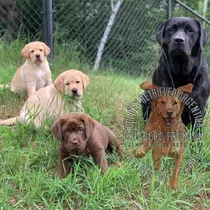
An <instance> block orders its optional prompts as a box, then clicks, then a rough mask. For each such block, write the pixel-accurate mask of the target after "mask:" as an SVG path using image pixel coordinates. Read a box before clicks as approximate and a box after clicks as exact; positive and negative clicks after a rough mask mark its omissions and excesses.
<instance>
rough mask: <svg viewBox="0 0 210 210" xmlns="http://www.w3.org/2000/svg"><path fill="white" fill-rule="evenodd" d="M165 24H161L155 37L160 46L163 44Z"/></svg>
mask: <svg viewBox="0 0 210 210" xmlns="http://www.w3.org/2000/svg"><path fill="white" fill-rule="evenodd" d="M166 22H167V21H166ZM166 22H164V23H162V24H161V26H160V28H159V31H158V33H157V35H156V40H157V42H158V43H159V44H160V46H162V45H163V42H164V30H165V25H166Z"/></svg>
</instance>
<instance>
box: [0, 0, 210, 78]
mask: <svg viewBox="0 0 210 210" xmlns="http://www.w3.org/2000/svg"><path fill="white" fill-rule="evenodd" d="M49 1H50V0H49ZM43 2H44V1H43V0H36V1H31V0H0V39H1V40H2V41H3V42H7V43H9V42H11V41H13V40H15V39H27V41H31V40H43V37H44V35H43V33H42V32H43V14H46V13H48V12H49V11H42V10H43V5H42V4H43ZM52 5H53V8H52V9H53V10H52V11H53V28H54V32H53V37H54V58H55V59H56V58H58V57H62V59H64V62H65V60H71V61H74V62H77V63H79V64H80V66H81V69H82V68H83V67H84V66H85V65H86V64H88V66H89V67H90V68H92V69H95V70H96V69H97V68H96V67H98V68H99V69H112V70H116V71H121V72H126V73H129V74H133V75H137V74H138V75H144V76H151V75H152V74H153V72H154V70H155V68H156V67H157V64H158V60H159V55H160V48H159V45H158V44H157V42H156V34H157V31H158V29H159V28H160V26H161V24H162V22H164V21H165V20H166V18H167V1H165V0H149V1H145V0H97V1H96V0H79V1H78V0H71V1H68V0H52ZM189 6H190V5H189ZM172 16H173V17H175V16H188V17H194V18H197V17H195V16H194V15H193V14H192V13H191V12H189V11H187V10H186V9H185V8H183V7H182V6H181V5H180V4H179V3H177V1H175V0H173V1H172ZM197 19H198V18H197ZM205 28H206V30H207V31H208V32H209V34H210V26H209V25H207V24H206V25H205ZM208 48H209V46H207V48H206V49H208ZM205 52H206V55H207V57H208V58H209V59H210V55H208V52H210V51H209V50H206V51H205ZM209 59H208V60H209ZM96 64H97V65H96Z"/></svg>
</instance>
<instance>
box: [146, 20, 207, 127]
mask: <svg viewBox="0 0 210 210" xmlns="http://www.w3.org/2000/svg"><path fill="white" fill-rule="evenodd" d="M156 38H157V41H158V43H159V44H160V45H161V48H162V55H161V57H160V62H159V66H158V68H157V69H156V71H155V72H154V75H153V78H152V82H153V84H155V85H158V86H161V87H174V88H177V87H179V86H183V85H186V84H188V83H193V91H192V95H191V96H192V98H193V99H194V101H195V102H196V103H197V105H198V106H199V108H200V111H201V113H202V117H203V118H204V116H205V110H206V107H207V100H208V97H209V94H210V80H209V76H208V64H207V62H206V59H205V57H204V55H203V52H202V51H203V47H204V45H205V44H206V43H207V42H208V35H207V32H206V31H205V30H204V29H203V28H202V26H201V24H200V22H199V21H197V20H195V19H191V18H185V17H178V18H171V19H168V20H167V21H166V22H165V23H164V24H163V26H162V28H161V30H160V31H159V32H158V34H157V37H156ZM150 111H151V110H150V104H149V103H147V104H143V114H144V119H145V120H146V119H147V118H148V116H149V113H150ZM182 119H183V122H184V124H185V125H188V124H189V123H192V125H193V126H194V125H195V124H196V123H195V121H196V120H195V113H194V115H193V114H192V112H191V111H190V110H189V108H188V107H187V106H185V109H184V112H183V116H182Z"/></svg>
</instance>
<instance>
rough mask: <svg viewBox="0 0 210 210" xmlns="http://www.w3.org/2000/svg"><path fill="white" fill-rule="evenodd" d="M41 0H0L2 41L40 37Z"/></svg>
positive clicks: (0, 34) (0, 35)
mask: <svg viewBox="0 0 210 210" xmlns="http://www.w3.org/2000/svg"><path fill="white" fill-rule="evenodd" d="M41 12H42V3H41V0H36V1H30V0H0V37H1V40H2V41H4V42H11V41H13V40H15V39H21V38H23V37H24V38H25V37H28V39H32V38H37V39H40V37H41V32H42V15H41Z"/></svg>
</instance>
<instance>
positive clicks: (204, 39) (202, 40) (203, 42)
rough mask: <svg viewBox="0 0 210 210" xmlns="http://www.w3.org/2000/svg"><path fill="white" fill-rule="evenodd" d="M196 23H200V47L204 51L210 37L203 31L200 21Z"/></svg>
mask: <svg viewBox="0 0 210 210" xmlns="http://www.w3.org/2000/svg"><path fill="white" fill-rule="evenodd" d="M196 22H197V23H198V26H199V32H200V35H199V45H200V48H201V49H203V47H204V46H205V45H206V43H207V42H208V41H209V37H208V34H207V32H206V31H205V30H204V29H203V27H202V25H201V23H200V22H199V21H197V20H196Z"/></svg>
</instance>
